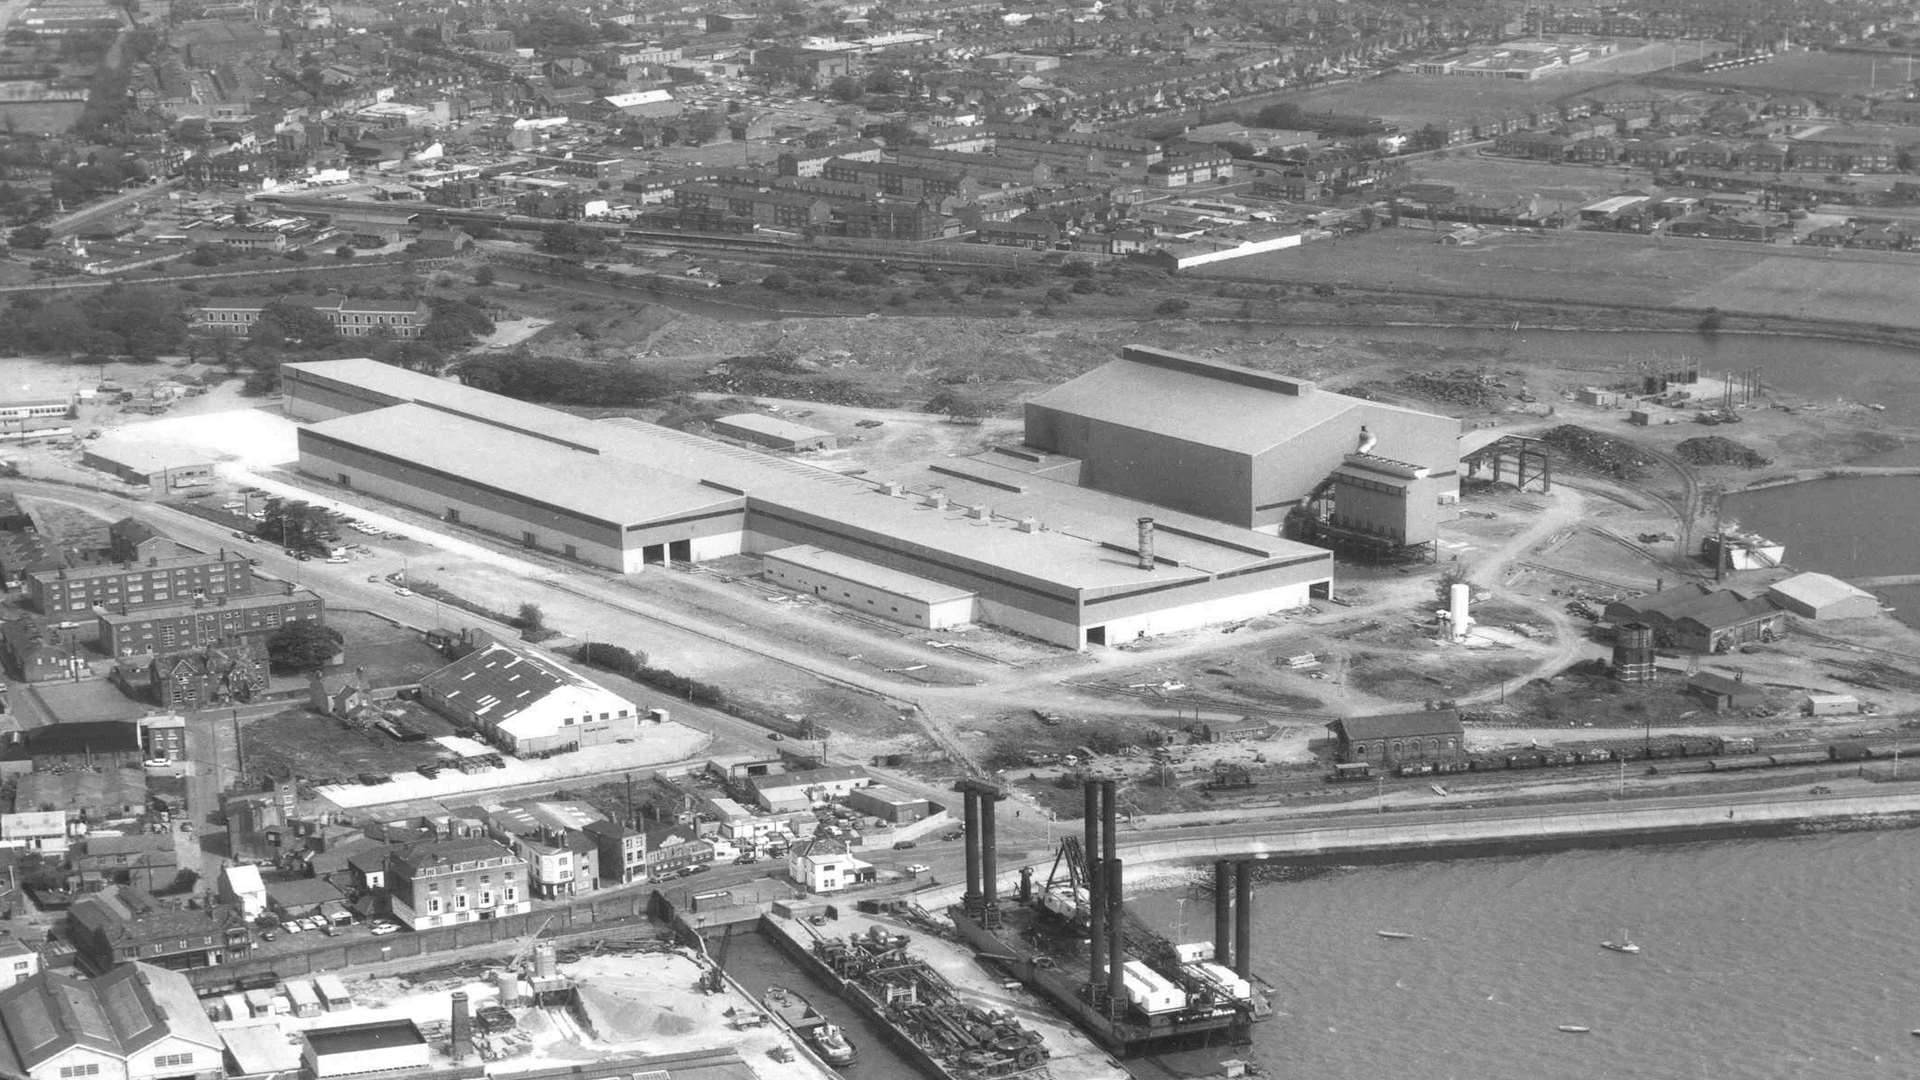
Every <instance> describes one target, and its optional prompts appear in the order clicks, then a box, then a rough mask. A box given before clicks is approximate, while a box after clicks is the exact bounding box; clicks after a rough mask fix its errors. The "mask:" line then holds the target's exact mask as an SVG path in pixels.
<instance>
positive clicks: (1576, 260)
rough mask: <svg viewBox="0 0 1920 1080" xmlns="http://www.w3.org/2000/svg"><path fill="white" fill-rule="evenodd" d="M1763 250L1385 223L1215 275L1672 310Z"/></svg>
mask: <svg viewBox="0 0 1920 1080" xmlns="http://www.w3.org/2000/svg"><path fill="white" fill-rule="evenodd" d="M1767 257H1768V249H1764V248H1756V249H1755V250H1753V251H1747V250H1745V249H1735V248H1732V247H1730V246H1727V245H1708V244H1688V243H1684V242H1681V241H1664V242H1661V241H1654V240H1650V239H1647V238H1645V237H1639V236H1633V237H1626V236H1609V235H1604V234H1600V233H1578V232H1549V233H1547V234H1545V235H1544V236H1533V235H1527V234H1519V233H1495V234H1492V235H1490V236H1489V237H1488V238H1487V240H1486V241H1485V242H1483V243H1479V244H1473V245H1467V246H1461V247H1452V246H1448V245H1443V244H1439V243H1436V242H1435V237H1434V234H1433V233H1431V232H1428V231H1426V230H1424V229H1418V230H1417V229H1383V230H1380V231H1378V232H1375V233H1370V234H1367V235H1365V236H1359V237H1352V238H1348V239H1343V240H1341V241H1340V242H1339V243H1338V244H1337V245H1336V244H1327V243H1322V244H1308V245H1305V246H1303V247H1299V248H1295V249H1292V250H1290V251H1282V252H1274V253H1272V254H1269V255H1256V256H1252V257H1250V258H1245V259H1236V260H1234V261H1233V262H1231V263H1227V264H1225V266H1224V267H1223V268H1222V269H1221V270H1220V271H1219V273H1220V275H1221V276H1223V277H1225V276H1230V277H1234V278H1237V279H1241V280H1255V281H1259V280H1272V279H1274V278H1279V279H1282V280H1286V281H1293V282H1302V281H1317V282H1325V283H1328V284H1331V285H1335V286H1339V285H1353V286H1358V287H1364V288H1413V289H1431V290H1435V291H1442V292H1450V293H1457V294H1460V295H1465V296H1484V297H1489V298H1499V299H1505V300H1533V301H1545V302H1553V301H1560V300H1566V299H1572V300H1578V301H1583V302H1586V303H1589V304H1591V303H1600V304H1619V305H1621V306H1623V307H1626V306H1635V307H1666V306H1669V305H1673V304H1676V303H1679V302H1680V298H1681V297H1682V296H1683V295H1684V294H1685V293H1687V292H1690V291H1691V290H1692V289H1693V288H1695V287H1696V286H1698V285H1702V284H1704V283H1707V282H1713V281H1720V280H1724V279H1725V278H1727V277H1728V276H1730V275H1731V274H1733V273H1736V272H1738V271H1741V270H1744V269H1746V268H1748V267H1750V266H1753V265H1755V264H1756V263H1759V262H1761V261H1763V260H1765V259H1766V258H1767ZM1776 310H1777V309H1776Z"/></svg>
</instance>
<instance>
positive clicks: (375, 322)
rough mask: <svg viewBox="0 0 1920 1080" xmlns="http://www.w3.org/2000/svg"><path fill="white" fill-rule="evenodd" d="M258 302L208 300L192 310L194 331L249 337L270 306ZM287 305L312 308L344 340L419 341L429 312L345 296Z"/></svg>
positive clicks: (406, 303) (408, 304) (295, 299)
mask: <svg viewBox="0 0 1920 1080" xmlns="http://www.w3.org/2000/svg"><path fill="white" fill-rule="evenodd" d="M269 302H270V301H262V300H258V299H252V298H249V299H244V300H241V299H233V300H209V301H208V302H206V303H205V304H202V305H200V306H199V307H196V308H194V309H193V316H192V321H193V328H194V329H195V330H197V331H200V332H203V333H212V334H249V333H252V332H253V326H254V324H255V323H257V322H259V321H260V313H261V312H262V311H264V310H265V309H266V305H267V303H269ZM284 302H285V303H288V304H298V305H300V306H302V307H308V308H312V309H313V310H314V311H316V312H319V313H320V314H322V315H324V316H326V317H327V321H328V322H330V323H332V324H333V329H334V332H335V333H338V334H339V335H340V336H341V337H374V336H379V335H389V336H392V337H396V338H417V337H419V336H420V332H421V331H422V330H424V329H426V325H427V319H428V316H429V315H430V311H429V310H428V308H427V305H426V304H424V303H422V302H420V301H418V300H358V299H350V298H348V297H344V296H310V297H300V296H289V297H285V298H284Z"/></svg>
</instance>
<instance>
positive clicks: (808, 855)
mask: <svg viewBox="0 0 1920 1080" xmlns="http://www.w3.org/2000/svg"><path fill="white" fill-rule="evenodd" d="M872 869H873V866H872V864H871V863H864V862H861V861H860V860H859V859H856V858H854V857H853V852H852V851H850V850H848V848H847V842H846V841H845V840H805V841H802V842H800V843H798V844H795V845H794V846H793V849H792V850H790V851H788V852H787V876H788V877H790V878H792V879H793V881H794V884H796V885H799V886H801V887H802V888H804V889H806V890H807V891H808V892H814V893H831V892H839V891H840V890H841V889H844V888H846V887H847V886H848V885H851V884H853V883H854V882H856V881H860V880H863V879H864V877H866V876H870V875H863V874H862V871H871V870H872Z"/></svg>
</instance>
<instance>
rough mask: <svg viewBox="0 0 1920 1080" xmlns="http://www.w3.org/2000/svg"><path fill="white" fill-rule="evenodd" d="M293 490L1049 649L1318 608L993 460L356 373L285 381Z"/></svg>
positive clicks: (1303, 550) (1152, 522) (1253, 537)
mask: <svg viewBox="0 0 1920 1080" xmlns="http://www.w3.org/2000/svg"><path fill="white" fill-rule="evenodd" d="M283 383H284V385H285V387H286V391H287V411H288V413H289V414H290V415H292V416H294V417H296V418H299V419H305V420H313V421H317V422H314V423H310V424H308V425H307V426H306V427H304V428H302V429H301V431H300V437H299V441H300V464H299V467H300V469H301V471H302V472H305V473H307V474H308V475H311V476H314V477H316V478H318V479H321V480H323V481H326V482H329V483H333V484H337V485H340V486H343V487H348V488H352V489H354V490H356V491H365V492H368V493H370V494H373V495H376V496H379V497H381V498H384V499H389V500H391V501H393V502H397V503H401V504H403V505H407V506H412V507H414V508H416V509H419V510H422V511H425V512H428V513H431V514H433V515H435V516H436V517H439V518H441V519H442V520H445V521H448V522H452V523H458V524H463V525H468V526H471V527H473V528H477V529H481V530H484V531H486V532H489V533H493V534H496V535H499V536H503V537H507V538H510V539H512V540H514V541H516V542H518V543H521V544H523V545H524V546H526V547H528V548H531V549H536V550H540V551H545V552H550V553H553V554H558V555H564V556H567V557H569V558H574V559H578V560H580V561H582V562H586V563H590V564H592V565H596V566H602V567H606V568H609V569H613V570H618V571H622V572H634V571H637V570H641V569H643V568H644V567H646V566H647V565H650V564H660V563H664V562H667V561H675V562H698V561H702V560H706V559H712V558H718V557H721V556H725V555H731V554H738V553H742V552H745V553H751V554H771V553H776V552H778V553H783V554H782V557H781V558H780V559H778V560H775V563H776V564H777V565H778V567H779V569H780V571H781V574H782V576H781V579H780V580H781V584H782V585H783V586H784V587H787V588H790V589H793V590H794V591H804V592H807V593H810V594H812V595H815V596H819V597H820V598H822V599H824V600H829V601H832V602H835V603H839V604H843V605H846V606H849V607H853V608H856V609H858V610H861V611H864V612H866V613H868V614H871V615H874V616H876V617H881V618H887V619H892V620H895V621H899V622H904V623H909V624H914V623H918V624H921V625H925V622H924V620H926V619H928V618H929V617H930V610H929V605H930V604H934V605H937V607H938V609H939V617H940V618H941V619H942V620H943V622H945V623H947V624H950V623H951V622H952V621H953V619H954V617H955V616H954V612H955V610H956V607H964V608H965V609H966V610H967V611H968V612H969V615H968V617H969V618H970V620H971V621H975V622H981V623H988V624H992V625H995V626H1000V627H1004V628H1006V629H1010V630H1013V631H1016V632H1019V633H1022V634H1026V635H1028V636H1031V637H1035V638H1038V639H1041V640H1044V641H1048V642H1051V643H1054V644H1057V645H1062V646H1065V647H1068V648H1082V647H1085V646H1087V645H1104V644H1118V643H1120V642H1122V641H1127V640H1131V639H1133V638H1135V637H1138V636H1142V635H1149V634H1161V633H1168V632H1172V631H1177V630H1183V629H1188V628H1192V627H1196V626H1204V625H1209V624H1214V623H1220V622H1226V621H1232V620H1236V619H1244V618H1250V617H1253V616H1257V615H1263V614H1267V613H1270V612H1274V611H1282V610H1287V609H1290V608H1294V607H1299V606H1301V605H1303V604H1305V603H1307V602H1308V600H1309V599H1310V598H1311V597H1313V596H1324V595H1326V594H1327V590H1328V589H1329V588H1330V585H1331V580H1332V569H1333V562H1332V555H1331V553H1330V552H1328V551H1325V550H1323V549H1321V548H1316V547H1310V546H1308V545H1305V544H1300V543H1296V542H1293V541H1289V540H1284V539H1280V538H1278V537H1276V536H1273V535H1269V534H1266V533H1262V532H1256V531H1253V530H1251V529H1248V528H1245V527H1241V526H1236V525H1233V524H1228V523H1224V522H1222V521H1219V520H1214V519H1211V518H1209V517H1205V516H1200V515H1196V514H1193V513H1189V512H1185V511H1184V510H1182V509H1178V508H1176V509H1167V508H1165V507H1156V506H1149V505H1146V504H1144V503H1142V502H1139V501H1136V500H1135V499H1133V498H1128V497H1125V496H1122V495H1118V494H1114V493H1110V492H1105V491H1099V490H1094V489H1093V488H1092V487H1082V486H1078V485H1076V484H1074V483H1071V482H1069V481H1068V480H1067V479H1063V478H1059V477H1054V476H1048V475H1044V474H1043V472H1042V471H1036V469H1035V467H1034V466H1035V459H1036V458H1038V457H1043V456H1044V455H1036V454H1033V453H1031V452H1028V451H1024V450H1018V449H1010V450H1002V451H995V452H989V453H986V454H982V455H979V456H978V457H975V458H971V459H961V460H956V461H942V462H939V463H936V464H931V465H922V466H915V467H911V468H908V469H905V470H902V471H901V473H900V474H899V475H897V476H894V477H892V478H889V479H887V480H884V481H869V480H866V479H862V478H853V477H847V476H841V475H838V474H834V473H831V472H827V471H825V470H822V469H818V468H815V467H813V466H810V465H805V464H801V463H798V462H795V461H790V460H787V459H784V458H779V457H774V456H771V455H768V454H763V453H759V452H756V451H751V450H745V449H742V448H739V447H733V446H728V445H726V444H723V443H719V442H715V441H713V440H709V439H703V438H699V437H697V436H693V435H688V434H685V433H682V432H678V431H673V430H671V429H667V428H662V427H659V426H657V425H653V424H648V423H644V422H640V421H634V420H627V419H614V420H601V421H593V420H584V419H581V418H579V417H575V416H571V415H568V414H566V413H562V412H559V411H557V410H553V409H546V408H542V407H539V406H535V405H529V404H526V403H523V402H518V401H513V400H511V399H508V398H504V397H501V396H499V395H496V394H490V393H486V392H483V391H479V390H475V389H472V388H470V387H466V386H462V385H460V384H458V383H455V382H450V381H447V380H443V379H436V378H432V377H429V376H425V375H420V374H417V373H413V372H408V371H404V370H402V369H400V368H396V367H391V366H388V365H385V364H380V363H376V362H374V361H371V360H332V361H318V362H313V363H304V364H289V365H286V367H285V368H284V370H283Z"/></svg>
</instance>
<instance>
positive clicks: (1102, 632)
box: [1087, 626, 1107, 645]
mask: <svg viewBox="0 0 1920 1080" xmlns="http://www.w3.org/2000/svg"><path fill="white" fill-rule="evenodd" d="M1106 643H1107V628H1106V627H1104V626H1089V627H1087V644H1089V645H1105V644H1106Z"/></svg>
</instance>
